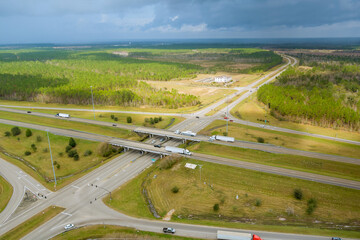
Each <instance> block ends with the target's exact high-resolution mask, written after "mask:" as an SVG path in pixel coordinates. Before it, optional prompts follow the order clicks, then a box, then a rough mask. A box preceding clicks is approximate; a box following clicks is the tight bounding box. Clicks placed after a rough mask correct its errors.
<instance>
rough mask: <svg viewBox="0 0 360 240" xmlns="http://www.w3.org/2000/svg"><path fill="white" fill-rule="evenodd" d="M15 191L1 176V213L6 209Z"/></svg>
mask: <svg viewBox="0 0 360 240" xmlns="http://www.w3.org/2000/svg"><path fill="white" fill-rule="evenodd" d="M12 193H13V187H12V186H11V184H10V183H8V182H7V181H6V180H5V179H4V178H3V177H1V176H0V213H1V212H2V211H3V210H4V209H5V207H6V205H7V204H8V202H9V201H10V198H11V196H12Z"/></svg>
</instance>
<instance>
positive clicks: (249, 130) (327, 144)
mask: <svg viewBox="0 0 360 240" xmlns="http://www.w3.org/2000/svg"><path fill="white" fill-rule="evenodd" d="M228 129H229V130H228V131H229V135H230V136H231V137H235V138H236V139H238V140H245V141H251V142H257V138H258V137H262V138H263V139H264V140H265V143H269V144H273V145H276V146H281V147H286V148H293V149H298V150H303V151H310V152H319V153H326V154H332V155H339V156H345V157H352V158H360V146H359V145H354V144H349V143H344V142H337V141H332V140H327V139H322V138H316V137H310V136H304V135H299V134H292V133H285V132H278V131H274V130H270V129H266V128H257V127H252V126H248V125H242V124H238V123H231V122H229V125H228ZM223 132H226V121H224V120H216V121H214V122H212V123H211V124H210V125H208V126H207V127H206V128H204V129H202V130H201V131H200V134H205V135H208V136H210V135H216V134H218V135H222V134H223Z"/></svg>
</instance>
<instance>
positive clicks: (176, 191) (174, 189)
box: [171, 186, 179, 193]
mask: <svg viewBox="0 0 360 240" xmlns="http://www.w3.org/2000/svg"><path fill="white" fill-rule="evenodd" d="M171 191H172V192H173V193H178V192H179V188H178V187H177V186H175V187H173V188H172V189H171Z"/></svg>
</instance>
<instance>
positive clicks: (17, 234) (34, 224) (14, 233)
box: [0, 206, 64, 240]
mask: <svg viewBox="0 0 360 240" xmlns="http://www.w3.org/2000/svg"><path fill="white" fill-rule="evenodd" d="M63 210H64V208H61V207H57V206H50V207H48V208H46V209H44V210H43V211H41V212H39V213H38V214H36V215H35V216H33V217H32V218H30V219H29V220H27V221H26V222H23V223H22V224H20V225H18V226H17V227H15V228H13V229H11V230H10V231H9V232H7V233H5V234H4V235H2V236H0V240H13V239H14V240H15V239H21V238H23V237H24V236H26V235H27V234H29V233H30V232H32V231H34V230H35V229H36V228H38V227H39V226H41V225H42V224H44V223H45V222H47V221H49V220H50V219H52V218H53V217H55V216H56V215H58V214H59V213H60V212H62V211H63Z"/></svg>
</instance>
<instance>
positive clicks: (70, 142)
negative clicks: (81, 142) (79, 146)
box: [69, 138, 76, 148]
mask: <svg viewBox="0 0 360 240" xmlns="http://www.w3.org/2000/svg"><path fill="white" fill-rule="evenodd" d="M69 146H71V147H73V148H74V147H75V146H76V142H75V140H74V139H73V138H70V139H69Z"/></svg>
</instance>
